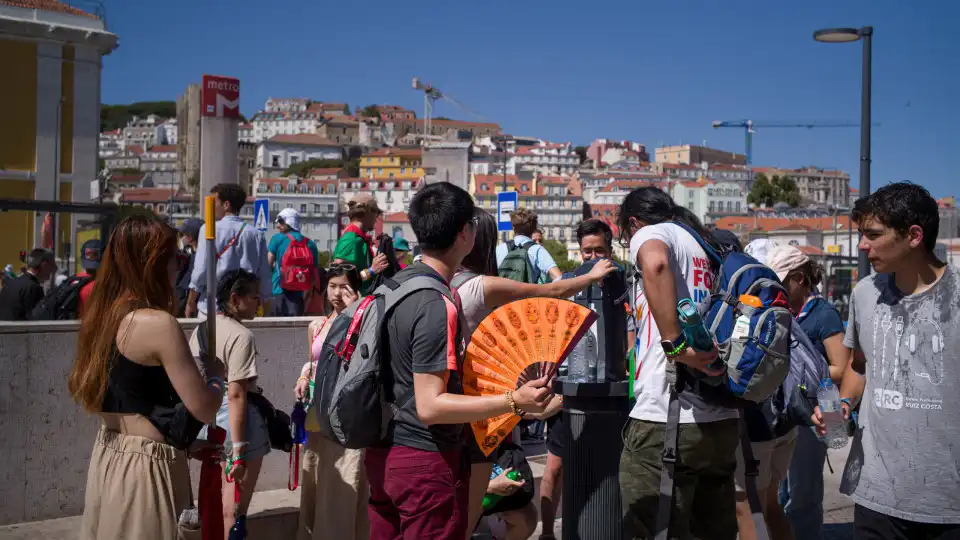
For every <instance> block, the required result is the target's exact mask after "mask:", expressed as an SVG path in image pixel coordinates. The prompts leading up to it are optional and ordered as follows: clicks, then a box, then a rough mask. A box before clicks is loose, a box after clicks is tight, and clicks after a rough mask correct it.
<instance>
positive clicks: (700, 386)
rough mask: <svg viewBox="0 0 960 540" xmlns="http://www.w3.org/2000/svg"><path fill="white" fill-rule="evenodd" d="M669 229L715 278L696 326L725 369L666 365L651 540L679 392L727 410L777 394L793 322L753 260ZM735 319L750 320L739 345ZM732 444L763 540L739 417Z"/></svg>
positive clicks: (660, 516)
mask: <svg viewBox="0 0 960 540" xmlns="http://www.w3.org/2000/svg"><path fill="white" fill-rule="evenodd" d="M676 225H678V226H680V227H681V228H683V229H684V230H685V231H687V233H689V234H690V236H692V237H693V238H694V240H696V241H697V243H698V244H699V245H700V247H701V248H702V249H703V251H704V253H706V255H707V258H708V259H709V260H710V264H711V266H712V267H713V268H714V269H715V270H716V271H717V277H716V278H715V279H714V281H713V287H712V290H711V291H710V292H711V295H710V296H709V297H707V298H706V299H704V300H703V301H702V302H701V303H700V305H699V307H698V309H699V311H700V313H701V314H702V316H703V322H704V324H705V325H706V326H707V328H708V329H709V330H710V333H711V334H712V335H713V336H714V339H716V341H717V346H718V351H719V356H718V360H719V361H720V362H722V364H723V366H724V367H725V368H726V373H724V374H723V375H720V376H707V375H705V374H704V373H703V372H701V371H698V370H694V369H692V368H688V367H687V366H685V365H683V364H677V363H675V362H667V368H666V377H667V383H668V384H669V387H670V399H669V403H668V406H667V423H666V426H665V431H664V443H663V454H662V455H663V467H662V470H661V474H660V501H659V506H658V512H657V533H656V540H666V539H667V538H668V535H669V526H670V514H671V512H672V509H673V487H674V480H673V479H674V471H675V466H676V462H677V459H678V457H679V453H678V450H677V438H678V435H679V433H680V398H679V393H680V392H681V391H683V390H684V389H685V388H687V389H689V390H690V391H694V392H696V393H698V394H700V395H701V396H702V397H704V399H706V400H707V401H710V402H715V403H718V404H723V405H727V406H732V407H742V406H743V405H747V404H750V403H762V402H764V401H766V400H767V399H768V398H770V397H771V396H773V395H775V394H776V393H777V392H778V390H779V389H780V387H781V385H782V384H783V382H784V380H785V379H786V377H787V374H788V373H789V371H790V364H791V362H790V352H791V350H790V345H791V340H790V336H791V331H792V328H793V315H792V314H791V313H790V310H789V308H788V306H789V303H788V302H787V291H786V289H785V288H784V287H783V284H781V283H780V280H779V279H778V278H777V275H776V273H774V271H773V270H771V269H770V268H768V267H766V266H764V265H763V264H761V263H760V262H758V261H757V260H756V259H754V258H753V257H751V256H749V255H747V254H745V253H742V252H739V251H736V250H729V251H727V253H726V254H725V255H724V256H723V257H721V256H720V255H719V254H718V253H717V251H716V250H715V249H714V248H713V247H712V246H711V245H710V244H708V243H706V242H705V241H704V240H703V238H701V237H700V235H698V234H697V233H696V232H695V231H694V230H693V229H691V228H690V227H688V226H686V225H684V224H682V223H676ZM742 294H750V295H753V296H756V297H758V298H760V301H761V304H762V307H760V308H756V309H754V308H751V307H750V306H746V305H743V304H741V303H740V300H739V299H740V295H742ZM741 313H744V314H749V317H750V324H749V330H748V332H747V338H746V339H745V340H744V339H732V337H733V330H734V325H735V324H736V320H737V318H738V317H739V315H740V314H741ZM740 440H741V444H740V447H741V451H742V452H743V455H744V464H745V473H746V478H747V482H746V483H747V486H746V488H747V489H746V490H747V499H748V501H749V503H750V510H751V513H752V517H753V522H754V526H755V528H756V531H757V537H758V538H760V539H761V540H765V539H766V538H767V535H766V532H767V530H766V525H765V524H764V522H763V513H762V510H761V505H760V499H759V495H758V492H757V486H756V475H757V462H756V460H755V459H754V458H753V452H752V449H751V446H750V439H749V436H748V434H747V430H746V423H745V421H744V420H743V418H742V415H741V419H740Z"/></svg>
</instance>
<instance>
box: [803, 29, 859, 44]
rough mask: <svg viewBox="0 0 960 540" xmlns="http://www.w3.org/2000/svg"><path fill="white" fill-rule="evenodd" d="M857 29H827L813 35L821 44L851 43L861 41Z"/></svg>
mask: <svg viewBox="0 0 960 540" xmlns="http://www.w3.org/2000/svg"><path fill="white" fill-rule="evenodd" d="M860 36H861V34H860V30H857V29H856V28H825V29H823V30H817V31H816V32H814V33H813V39H814V40H816V41H819V42H821V43H849V42H851V41H857V40H859V39H860Z"/></svg>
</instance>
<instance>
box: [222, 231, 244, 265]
mask: <svg viewBox="0 0 960 540" xmlns="http://www.w3.org/2000/svg"><path fill="white" fill-rule="evenodd" d="M246 227H247V224H246V223H241V224H240V230H239V231H237V234H235V235H234V236H233V238H231V239H230V241H229V242H227V245H225V246H223V249H221V250H220V251H219V252H217V259H219V258H220V257H223V254H224V253H226V252H227V250H228V249H230V248H232V247H233V245H234V244H236V243H237V240H239V239H240V235H241V234H243V229H245V228H246Z"/></svg>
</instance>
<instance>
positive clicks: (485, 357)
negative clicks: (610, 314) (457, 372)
mask: <svg viewBox="0 0 960 540" xmlns="http://www.w3.org/2000/svg"><path fill="white" fill-rule="evenodd" d="M596 318H597V314H596V313H594V312H593V311H590V310H589V309H587V308H585V307H583V306H581V305H579V304H575V303H573V302H570V301H567V300H557V299H554V298H528V299H526V300H518V301H516V302H511V303H509V304H507V305H505V306H501V307H499V308H497V309H496V310H494V311H493V313H491V314H490V315H487V318H485V319H484V320H483V322H481V323H480V326H478V327H477V329H476V330H475V331H474V332H473V335H472V336H471V338H470V345H469V346H468V347H467V356H466V362H465V363H464V369H463V391H464V393H465V394H467V395H472V396H492V395H502V394H503V393H505V392H507V391H509V390H515V389H517V387H519V386H521V385H523V384H525V383H526V382H528V381H531V380H536V379H539V378H541V377H543V376H548V377H549V378H550V379H552V378H553V376H554V374H555V373H556V370H557V367H558V366H559V365H560V364H561V363H562V362H563V360H564V359H565V358H566V357H567V355H568V354H570V351H572V350H573V347H574V346H575V345H576V344H577V342H578V341H580V338H581V337H582V336H583V334H584V333H585V332H586V331H587V330H588V329H589V328H590V326H591V325H592V324H593V322H594V321H595V320H596ZM519 421H520V418H519V417H518V416H517V415H515V414H504V415H500V416H497V417H494V418H488V419H486V420H480V421H477V422H474V423H472V424H471V428H472V429H473V435H474V437H476V439H477V445H478V446H479V447H480V450H482V451H483V453H484V454H486V455H490V453H491V452H493V450H494V449H496V448H497V446H499V445H500V443H501V442H502V441H503V439H504V438H505V437H506V436H507V434H509V433H510V431H511V430H513V428H514V427H515V426H516V425H517V423H518V422H519Z"/></svg>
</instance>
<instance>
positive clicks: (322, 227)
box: [254, 169, 340, 252]
mask: <svg viewBox="0 0 960 540" xmlns="http://www.w3.org/2000/svg"><path fill="white" fill-rule="evenodd" d="M339 182H340V169H332V170H318V171H316V174H315V175H312V176H310V177H308V178H299V177H296V176H289V177H281V178H258V179H256V180H254V194H255V196H256V198H257V199H266V200H268V201H269V202H268V206H269V208H270V216H271V219H273V218H274V217H275V216H276V215H277V214H279V213H280V211H281V210H283V209H284V208H293V209H295V210H297V211H298V212H299V213H300V232H301V233H303V234H304V235H306V236H307V237H308V238H310V239H311V240H313V241H314V242H315V243H316V244H317V249H319V250H320V251H330V252H332V251H333V248H334V246H336V243H337V233H338V228H337V227H338V225H337V217H338V215H339V205H340V203H339V199H340V197H339V194H338V191H339V186H338V184H339ZM273 234H274V231H273V224H272V223H271V224H269V229H268V231H267V233H266V237H267V238H268V239H269V238H270V237H271V236H273Z"/></svg>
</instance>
